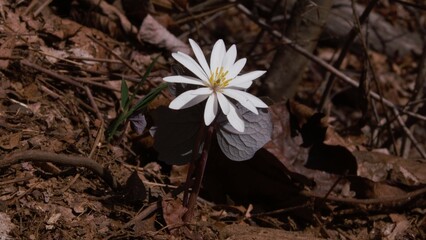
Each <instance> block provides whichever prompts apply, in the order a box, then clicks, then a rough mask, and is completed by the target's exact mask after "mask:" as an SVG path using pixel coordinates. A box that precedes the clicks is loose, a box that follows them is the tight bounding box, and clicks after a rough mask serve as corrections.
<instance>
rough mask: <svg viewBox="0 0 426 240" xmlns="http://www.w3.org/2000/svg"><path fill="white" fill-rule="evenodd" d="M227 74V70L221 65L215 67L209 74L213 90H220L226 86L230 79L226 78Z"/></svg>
mask: <svg viewBox="0 0 426 240" xmlns="http://www.w3.org/2000/svg"><path fill="white" fill-rule="evenodd" d="M227 74H228V71H224V69H223V67H219V68H216V70H215V71H214V72H211V74H210V78H209V82H210V87H211V88H212V89H214V90H220V89H222V88H225V87H226V86H228V84H229V82H230V81H231V79H226V75H227Z"/></svg>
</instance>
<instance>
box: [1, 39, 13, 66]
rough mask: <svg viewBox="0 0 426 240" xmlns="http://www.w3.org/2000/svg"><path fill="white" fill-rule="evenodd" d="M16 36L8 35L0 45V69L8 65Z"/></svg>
mask: <svg viewBox="0 0 426 240" xmlns="http://www.w3.org/2000/svg"><path fill="white" fill-rule="evenodd" d="M15 43H16V38H15V37H14V36H10V37H8V38H7V39H6V41H4V42H3V44H2V45H1V46H0V57H2V59H0V69H6V68H7V67H8V66H9V61H10V60H9V59H8V58H9V57H11V56H12V52H13V49H14V48H15Z"/></svg>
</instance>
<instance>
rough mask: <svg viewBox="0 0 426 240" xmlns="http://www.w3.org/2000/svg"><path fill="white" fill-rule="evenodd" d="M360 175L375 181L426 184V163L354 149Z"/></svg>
mask: <svg viewBox="0 0 426 240" xmlns="http://www.w3.org/2000/svg"><path fill="white" fill-rule="evenodd" d="M353 154H354V156H355V157H356V159H357V162H358V175H359V176H362V177H365V178H368V179H370V180H372V181H375V182H381V181H392V182H397V183H402V184H404V185H407V186H419V185H424V184H426V163H425V162H424V161H421V160H415V159H404V158H401V157H397V156H392V155H387V154H383V153H378V152H366V151H354V152H353Z"/></svg>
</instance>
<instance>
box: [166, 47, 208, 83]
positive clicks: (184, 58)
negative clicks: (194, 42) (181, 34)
mask: <svg viewBox="0 0 426 240" xmlns="http://www.w3.org/2000/svg"><path fill="white" fill-rule="evenodd" d="M172 57H173V58H174V59H175V60H176V61H178V62H179V63H180V64H182V65H183V66H185V67H186V68H187V69H188V70H189V71H191V72H192V73H194V74H195V76H197V77H199V78H200V79H201V80H203V81H205V82H208V78H207V75H206V74H205V73H204V71H203V69H201V67H200V65H199V64H198V63H197V62H196V61H195V60H194V59H193V58H192V57H190V56H188V55H186V54H185V53H181V52H177V53H172Z"/></svg>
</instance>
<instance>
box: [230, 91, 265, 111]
mask: <svg viewBox="0 0 426 240" xmlns="http://www.w3.org/2000/svg"><path fill="white" fill-rule="evenodd" d="M225 90H226V91H227V92H228V93H230V94H240V95H243V96H244V97H245V98H247V99H248V100H249V101H250V102H251V103H252V104H253V106H255V107H257V108H268V105H266V104H265V103H264V102H263V101H262V100H260V98H258V97H256V96H254V95H253V94H250V93H248V92H244V91H238V90H234V89H224V91H225Z"/></svg>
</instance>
